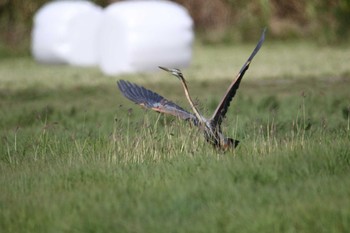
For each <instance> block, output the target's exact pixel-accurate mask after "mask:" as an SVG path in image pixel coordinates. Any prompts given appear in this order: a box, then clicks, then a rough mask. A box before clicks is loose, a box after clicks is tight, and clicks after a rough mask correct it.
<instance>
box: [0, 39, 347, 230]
mask: <svg viewBox="0 0 350 233" xmlns="http://www.w3.org/2000/svg"><path fill="white" fill-rule="evenodd" d="M253 47H254V45H244V46H238V45H237V46H230V47H228V46H221V47H210V46H208V47H203V46H200V45H196V47H195V53H194V60H193V64H192V66H191V68H189V69H187V70H184V73H185V75H186V77H187V80H188V82H189V87H190V90H191V91H192V92H193V95H194V96H195V97H196V98H197V99H198V101H199V102H200V105H199V106H200V109H201V110H202V111H203V112H204V113H206V115H208V116H209V115H210V113H211V112H212V111H213V110H214V109H215V107H216V104H217V103H218V102H219V100H220V98H221V96H222V94H223V93H224V91H225V90H226V88H227V86H228V84H229V83H230V81H231V80H232V76H233V75H234V74H235V73H236V72H237V71H238V70H239V68H240V66H241V65H242V64H243V63H244V61H245V59H246V57H248V55H249V53H250V52H251V49H252V48H253ZM349 64H350V47H342V48H330V47H326V48H321V47H316V46H313V45H312V44H311V43H307V42H299V43H277V44H272V43H271V44H269V43H266V44H265V45H264V46H263V48H262V50H261V51H260V53H259V54H258V55H257V57H256V59H255V60H254V61H253V63H252V66H251V68H250V70H249V71H248V72H247V74H246V76H245V78H244V80H243V83H242V85H241V87H240V90H239V91H238V95H237V96H236V98H235V99H234V102H233V103H232V105H231V108H230V109H229V112H228V114H227V119H226V120H225V121H224V131H225V132H226V133H227V135H228V136H232V137H234V138H236V139H238V140H240V141H241V144H240V145H239V147H238V148H237V149H236V150H235V151H231V152H228V153H221V152H218V151H215V150H214V149H213V148H212V147H211V146H210V145H208V144H206V143H205V141H204V139H203V138H202V137H201V135H200V134H199V132H198V131H197V130H196V129H195V128H192V127H189V125H187V124H186V123H185V122H180V121H179V120H177V119H174V118H172V117H165V116H163V115H159V114H157V113H154V112H151V111H145V110H142V109H140V108H139V107H138V106H136V105H134V104H132V103H131V102H129V101H128V100H126V99H124V98H123V97H122V96H121V94H120V93H119V91H118V90H117V88H116V84H115V83H116V81H117V80H118V79H127V80H131V81H134V82H137V83H139V84H142V85H144V86H146V87H147V88H150V89H153V90H155V91H157V92H158V93H160V94H162V95H164V96H165V97H167V98H169V99H171V100H173V101H175V102H177V103H179V105H181V106H183V107H185V108H187V109H188V104H187V102H186V100H185V98H184V95H183V93H182V89H181V87H180V83H179V82H178V80H176V78H174V77H172V76H169V75H168V74H166V73H163V72H157V73H147V74H135V75H122V76H119V77H105V76H104V75H102V74H101V73H100V71H99V70H98V69H95V68H88V69H83V68H74V67H68V66H50V65H40V64H36V63H35V62H34V61H32V59H31V58H29V57H19V58H9V59H2V61H1V62H0V83H1V86H0V108H1V112H0V119H1V121H0V129H1V132H0V136H1V144H0V187H1V192H0V231H1V232H6V233H11V232H298V233H299V232H327V233H328V232H349V231H350V125H349V123H350V122H349V121H350V66H349ZM160 65H161V64H160Z"/></svg>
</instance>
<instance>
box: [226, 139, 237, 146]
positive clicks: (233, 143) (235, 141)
mask: <svg viewBox="0 0 350 233" xmlns="http://www.w3.org/2000/svg"><path fill="white" fill-rule="evenodd" d="M227 140H228V141H229V142H230V144H231V145H232V147H233V148H236V147H237V146H238V144H239V141H238V140H236V139H233V138H227Z"/></svg>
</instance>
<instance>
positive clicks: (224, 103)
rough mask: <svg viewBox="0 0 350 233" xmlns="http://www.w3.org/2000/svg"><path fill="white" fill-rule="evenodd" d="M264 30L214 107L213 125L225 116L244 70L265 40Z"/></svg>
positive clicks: (219, 123) (219, 122)
mask: <svg viewBox="0 0 350 233" xmlns="http://www.w3.org/2000/svg"><path fill="white" fill-rule="evenodd" d="M265 31H266V29H264V31H263V33H262V35H261V37H260V40H259V42H258V44H257V45H256V47H255V49H254V51H253V52H252V54H251V55H250V56H249V58H248V60H247V61H246V62H245V64H244V65H243V67H242V68H241V70H240V71H239V73H238V74H237V76H236V79H235V80H234V81H233V82H232V83H231V85H230V86H229V88H228V89H227V91H226V93H225V95H224V97H223V98H222V100H221V102H220V103H219V105H218V107H217V108H216V110H215V112H214V114H213V116H212V118H211V119H210V120H211V124H212V125H213V126H214V127H217V126H220V125H221V122H222V119H223V118H224V117H225V114H226V112H227V109H228V107H229V106H230V102H231V100H232V99H233V97H234V96H235V94H236V92H237V89H238V88H239V84H240V83H241V80H242V78H243V76H244V74H245V72H246V71H247V70H248V68H249V65H250V63H251V61H252V60H253V58H254V56H255V55H256V54H257V53H258V51H259V49H260V47H261V45H262V44H263V42H264V40H265Z"/></svg>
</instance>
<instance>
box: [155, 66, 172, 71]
mask: <svg viewBox="0 0 350 233" xmlns="http://www.w3.org/2000/svg"><path fill="white" fill-rule="evenodd" d="M158 68H159V69H162V70H165V71H167V72H171V70H170V69H168V68H165V67H162V66H158Z"/></svg>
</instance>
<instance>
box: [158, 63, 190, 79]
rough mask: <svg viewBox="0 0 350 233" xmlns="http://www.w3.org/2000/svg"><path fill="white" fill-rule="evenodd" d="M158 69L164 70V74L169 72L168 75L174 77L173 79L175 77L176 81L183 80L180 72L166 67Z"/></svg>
mask: <svg viewBox="0 0 350 233" xmlns="http://www.w3.org/2000/svg"><path fill="white" fill-rule="evenodd" d="M159 68H160V69H162V70H165V71H166V72H169V73H170V74H172V75H174V76H175V77H177V78H178V79H181V80H184V77H183V75H182V72H181V70H179V69H176V68H171V69H170V68H166V67H162V66H159Z"/></svg>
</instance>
